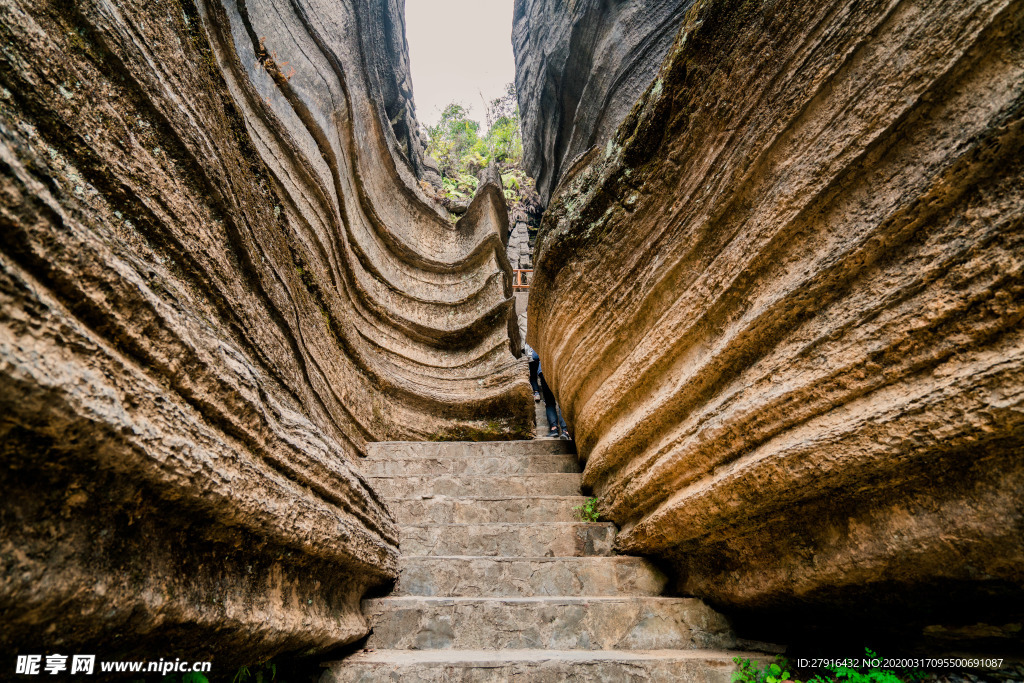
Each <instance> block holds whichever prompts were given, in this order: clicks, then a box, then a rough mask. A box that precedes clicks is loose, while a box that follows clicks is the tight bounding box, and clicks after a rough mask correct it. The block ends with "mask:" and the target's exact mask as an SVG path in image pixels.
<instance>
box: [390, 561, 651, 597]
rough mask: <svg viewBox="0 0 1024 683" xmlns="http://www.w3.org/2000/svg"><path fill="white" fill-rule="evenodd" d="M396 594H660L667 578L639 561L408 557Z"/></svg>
mask: <svg viewBox="0 0 1024 683" xmlns="http://www.w3.org/2000/svg"><path fill="white" fill-rule="evenodd" d="M399 571H400V574H399V578H398V584H397V585H396V586H395V590H394V591H393V592H392V593H391V595H392V596H395V597H401V596H407V595H419V596H449V597H458V596H464V597H521V598H529V597H536V596H545V595H546V596H552V595H562V596H582V595H606V596H611V595H620V596H633V595H637V596H656V595H660V594H661V592H662V590H664V588H665V582H666V578H665V575H664V574H662V573H661V572H660V571H659V570H658V569H657V568H656V567H655V566H654V565H652V564H651V563H650V562H648V561H647V560H644V559H643V558H639V557H614V556H613V557H458V556H446V557H426V556H417V557H410V556H403V557H402V558H401V559H400V560H399Z"/></svg>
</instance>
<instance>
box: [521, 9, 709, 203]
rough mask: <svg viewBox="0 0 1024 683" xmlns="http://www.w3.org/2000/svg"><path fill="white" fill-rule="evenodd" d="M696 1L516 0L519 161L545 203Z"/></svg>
mask: <svg viewBox="0 0 1024 683" xmlns="http://www.w3.org/2000/svg"><path fill="white" fill-rule="evenodd" d="M692 4H693V0H643V2H608V1H607V0H582V1H580V2H563V1H562V0H516V2H515V9H514V13H513V20H512V21H513V24H512V46H513V49H514V51H515V59H516V90H517V92H518V94H519V109H520V112H521V117H522V129H523V152H524V156H523V165H524V167H525V168H526V170H527V172H528V173H529V174H530V175H531V176H532V177H533V178H535V179H536V181H537V191H538V192H539V193H540V197H541V200H542V202H543V203H544V204H547V202H548V200H549V198H550V197H551V191H552V189H553V188H554V187H555V185H556V184H557V183H558V181H559V180H560V179H561V177H562V175H563V174H564V173H565V171H566V170H567V169H568V167H569V166H570V165H571V163H572V160H573V159H575V158H576V157H577V156H579V155H580V154H582V153H583V152H585V151H587V150H588V149H589V148H590V147H592V146H593V145H595V144H597V143H598V142H599V141H604V140H607V139H608V138H610V137H611V136H612V135H613V134H614V132H615V129H616V128H617V127H618V126H619V124H620V123H621V122H622V119H623V118H625V116H626V114H628V113H629V110H630V108H632V106H633V103H634V102H636V101H637V99H638V98H639V97H640V95H641V94H643V92H644V90H645V89H646V88H647V86H648V85H650V83H651V81H652V80H654V77H655V75H657V73H658V67H659V66H660V65H661V61H662V59H664V57H665V55H666V54H667V53H668V51H669V48H671V47H672V41H673V39H674V38H675V35H676V33H677V31H678V30H679V24H680V23H681V22H682V19H683V14H684V12H685V11H686V9H687V8H689V7H690V5H692Z"/></svg>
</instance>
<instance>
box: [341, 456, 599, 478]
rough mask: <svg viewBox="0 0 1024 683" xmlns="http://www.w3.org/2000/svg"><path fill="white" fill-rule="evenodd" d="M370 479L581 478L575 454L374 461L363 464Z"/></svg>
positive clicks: (431, 457) (427, 457)
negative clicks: (504, 476)
mask: <svg viewBox="0 0 1024 683" xmlns="http://www.w3.org/2000/svg"><path fill="white" fill-rule="evenodd" d="M361 470H362V471H363V473H364V474H366V476H369V477H410V476H428V475H430V476H444V475H453V476H497V475H509V474H579V473H580V465H579V462H578V461H577V460H576V455H575V454H573V453H538V454H534V455H526V456H521V457H510V456H508V455H504V454H499V455H480V456H470V455H463V456H458V457H453V458H449V457H445V456H441V455H438V456H425V455H419V456H415V457H409V458H374V459H372V460H366V461H364V462H363V463H362V466H361Z"/></svg>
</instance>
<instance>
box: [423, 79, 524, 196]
mask: <svg viewBox="0 0 1024 683" xmlns="http://www.w3.org/2000/svg"><path fill="white" fill-rule="evenodd" d="M486 117H487V132H486V133H481V126H480V123H478V122H477V121H473V120H472V119H470V118H469V110H468V109H467V108H466V107H464V106H463V105H461V104H459V103H458V102H452V103H451V104H449V105H448V106H447V107H445V108H444V111H443V112H442V113H441V119H440V120H439V121H438V123H437V125H436V126H429V127H427V129H426V134H427V140H428V143H427V154H429V155H430V156H432V157H433V158H434V160H435V161H437V167H438V170H439V171H440V172H441V183H442V187H441V190H442V192H444V194H445V196H447V197H448V198H449V199H467V198H470V197H472V196H473V194H474V193H475V192H476V188H477V184H478V182H477V180H476V174H477V173H479V172H480V170H481V169H483V168H485V167H486V166H487V165H488V164H490V163H491V162H494V163H496V164H497V165H498V167H499V170H500V171H501V176H502V184H503V185H504V191H505V199H506V200H507V201H508V203H509V205H510V206H513V207H514V206H516V205H517V204H519V203H520V202H522V201H523V199H524V197H527V196H531V197H532V196H533V195H535V194H536V193H535V191H534V185H533V180H532V179H530V178H528V177H527V176H526V173H525V172H524V171H523V170H522V168H521V165H522V160H523V136H522V133H521V131H520V120H519V106H518V102H517V98H516V90H515V86H514V85H513V84H512V83H509V84H508V85H507V86H506V88H505V94H504V95H502V96H501V97H498V98H495V99H493V100H491V101H490V103H489V104H487V105H486Z"/></svg>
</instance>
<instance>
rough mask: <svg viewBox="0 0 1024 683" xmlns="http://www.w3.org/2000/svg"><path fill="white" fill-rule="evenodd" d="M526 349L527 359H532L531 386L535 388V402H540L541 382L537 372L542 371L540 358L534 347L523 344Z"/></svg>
mask: <svg viewBox="0 0 1024 683" xmlns="http://www.w3.org/2000/svg"><path fill="white" fill-rule="evenodd" d="M523 346H524V347H525V349H526V353H527V356H526V357H527V358H529V359H530V386H531V387H533V402H534V403H537V402H538V401H540V380H539V379H538V378H537V371H538V370H539V369H540V356H539V355H537V352H536V351H534V350H533V347H532V346H530V345H529V344H527V343H525V342H524V343H523Z"/></svg>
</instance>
